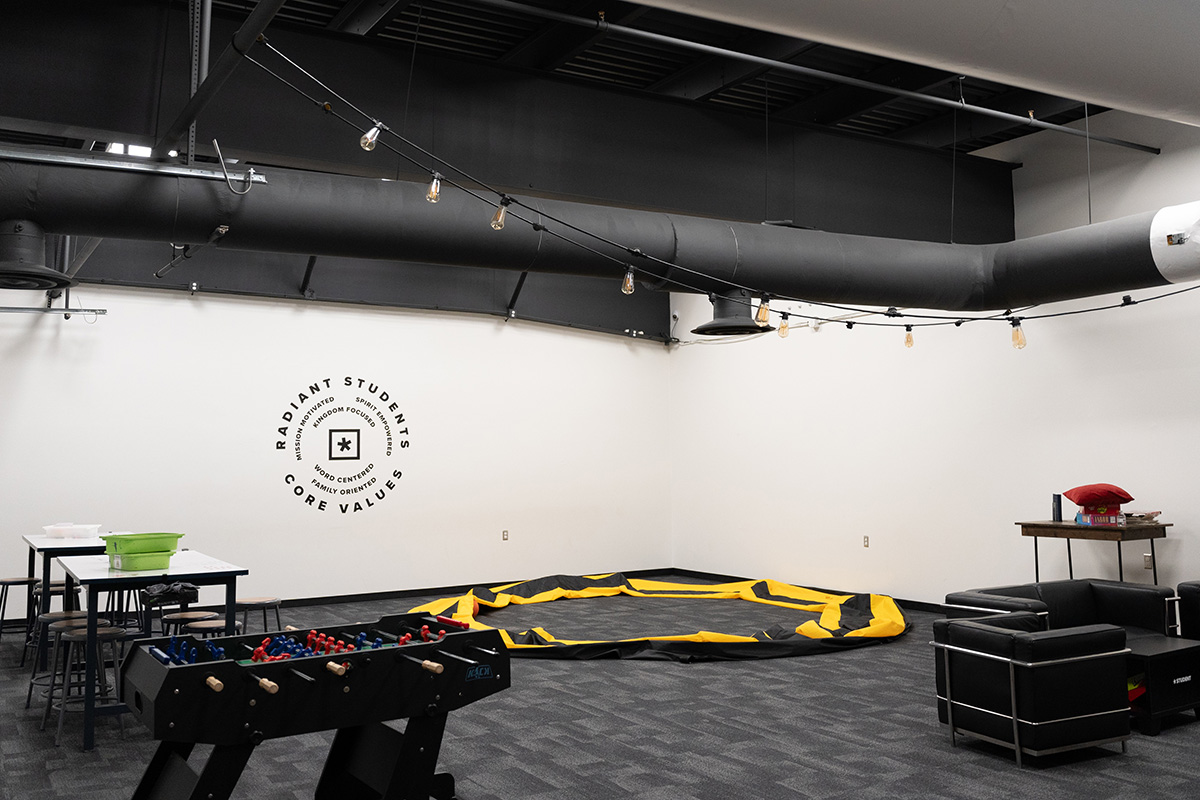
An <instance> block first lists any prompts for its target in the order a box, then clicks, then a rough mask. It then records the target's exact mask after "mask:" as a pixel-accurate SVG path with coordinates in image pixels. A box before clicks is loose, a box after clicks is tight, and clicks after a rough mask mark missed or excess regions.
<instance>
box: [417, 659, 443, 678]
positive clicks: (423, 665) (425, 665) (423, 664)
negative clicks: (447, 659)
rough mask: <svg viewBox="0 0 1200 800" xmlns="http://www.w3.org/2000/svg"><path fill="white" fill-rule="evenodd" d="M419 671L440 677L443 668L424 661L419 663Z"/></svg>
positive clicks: (436, 663) (435, 663) (434, 662)
mask: <svg viewBox="0 0 1200 800" xmlns="http://www.w3.org/2000/svg"><path fill="white" fill-rule="evenodd" d="M421 669H423V670H425V671H427V672H432V673H433V674H434V675H441V674H442V670H444V669H445V667H443V666H442V665H441V664H439V663H438V662H436V661H429V660H425V661H422V662H421Z"/></svg>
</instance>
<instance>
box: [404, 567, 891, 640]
mask: <svg viewBox="0 0 1200 800" xmlns="http://www.w3.org/2000/svg"><path fill="white" fill-rule="evenodd" d="M599 598H615V599H624V598H644V600H639V601H637V603H636V607H637V608H638V609H644V610H645V613H644V614H643V613H641V612H640V611H638V610H633V611H626V612H623V613H619V614H617V615H616V616H615V617H610V618H609V619H610V620H612V621H613V623H614V624H615V625H616V626H618V627H619V628H629V627H641V628H644V627H645V626H646V624H647V622H649V624H652V625H661V626H662V627H663V628H665V630H662V631H661V632H655V633H654V634H653V635H651V634H648V633H645V632H644V631H639V632H637V633H634V632H633V631H630V630H624V629H614V630H611V631H605V632H602V633H600V634H598V635H597V633H596V632H595V631H592V632H591V635H589V636H587V637H586V638H584V637H579V638H562V637H559V636H555V635H554V634H552V633H551V632H550V631H548V630H546V628H545V627H529V628H528V629H526V630H521V631H519V632H513V630H508V629H505V628H503V627H500V624H501V623H502V622H503V620H502V618H503V617H506V616H509V615H510V613H511V610H513V609H517V608H518V607H521V606H526V605H531V604H535V603H548V602H550V601H553V600H585V599H592V600H594V601H595V602H599V603H603V602H604V601H603V600H600V599H599ZM703 600H708V601H712V600H726V601H728V600H740V601H746V602H748V603H758V604H765V605H766V606H771V607H773V608H767V609H763V608H761V606H760V607H758V608H759V609H760V610H759V612H755V613H754V614H753V618H757V624H762V623H763V622H764V621H767V620H774V621H772V624H770V625H767V626H765V627H763V628H762V629H756V628H754V627H744V628H741V631H742V632H739V633H724V632H720V633H719V632H715V631H710V630H706V629H703V628H700V629H699V630H696V629H695V626H696V625H704V624H706V623H705V622H704V621H703V620H704V618H705V611H706V610H709V609H713V610H715V607H714V606H712V605H709V606H705V604H703V603H701V602H699V601H703ZM681 601H687V602H686V604H685V605H686V606H688V607H689V609H688V610H689V612H690V613H681V610H682V609H683V605H681V604H680V603H681ZM692 601H695V602H694V603H693V602H692ZM612 602H616V601H615V600H614V601H612ZM626 602H632V601H628V600H626ZM660 603H664V604H666V603H673V604H674V605H666V606H664V608H663V609H659V611H660V612H661V611H662V610H664V609H665V611H666V612H667V613H666V614H663V613H658V614H656V613H655V606H658V605H659V604H660ZM738 605H739V606H740V604H738ZM693 606H694V607H695V608H694V609H692V608H691V607H693ZM589 607H590V604H589ZM726 607H727V608H728V604H726ZM505 608H508V609H510V612H506V613H497V612H498V610H500V609H505ZM629 608H633V606H630V607H629ZM747 608H749V609H750V610H751V611H753V608H754V607H747ZM576 609H578V613H579V614H581V615H584V616H586V615H587V614H588V613H589V612H588V611H585V610H583V607H580V606H576V604H574V603H572V604H570V607H569V608H568V607H563V609H562V610H563V611H565V612H566V614H553V615H549V616H552V617H556V618H557V619H558V622H557V623H556V624H557V625H566V628H560V630H564V629H569V630H573V629H574V628H575V627H576V626H574V625H572V624H568V622H569V621H570V618H571V616H572V614H571V612H572V611H574V610H576ZM547 610H548V609H542V610H541V612H542V613H545V611H547ZM412 611H419V612H423V613H427V614H441V615H443V616H450V617H453V618H454V619H456V620H458V621H459V622H462V623H466V624H468V625H469V626H470V627H471V628H474V629H485V628H492V627H500V635H501V637H502V638H503V639H504V642H505V644H506V645H507V647H508V649H509V654H510V655H512V656H519V657H526V658H575V659H589V658H643V659H671V660H676V661H719V660H733V659H747V658H781V657H786V656H804V655H814V654H818V653H828V652H832V651H837V650H845V649H848V648H851V647H863V646H865V645H870V644H878V643H880V642H887V641H891V640H893V639H895V638H897V637H899V636H903V635H904V634H905V633H906V632H907V631H908V629H909V627H910V626H909V623H908V621H907V620H906V619H905V618H904V612H903V611H901V609H900V607H899V606H898V605H897V604H896V602H895V601H894V600H893V599H892V598H890V597H887V596H885V595H877V594H832V593H829V592H824V591H818V590H816V589H806V588H803V587H800V586H792V585H791V584H787V583H780V582H779V581H773V580H747V581H735V582H731V583H717V584H708V583H670V582H664V581H656V580H643V579H638V578H626V577H625V576H624V575H622V574H621V573H619V572H614V573H610V574H606V575H554V576H550V577H545V578H538V579H536V580H530V581H519V582H517V583H510V584H505V585H502V586H494V587H492V588H484V587H475V588H473V589H471V590H470V591H469V592H467V593H466V594H464V595H460V596H458V597H447V598H442V599H440V600H434V601H432V602H429V603H426V604H424V605H422V606H419V607H417V608H414V609H412ZM493 615H494V617H493V620H494V621H495V622H496V623H497V624H496V625H494V626H493V625H486V624H484V623H483V622H482V621H481V618H483V617H490V616H493ZM518 616H524V617H531V616H536V614H535V612H534V610H532V609H531V610H530V611H529V612H527V613H525V614H518ZM717 616H718V617H722V616H723V617H724V618H725V619H726V620H728V619H729V618H730V617H729V614H727V613H726V614H722V615H717ZM740 616H741V617H742V618H743V621H744V620H745V618H746V615H745V614H744V613H743V614H741V615H740ZM688 619H691V620H693V623H692V626H691V627H690V628H689V627H686V626H688V624H689V623H688V622H687V620H688ZM696 620H699V622H696ZM513 621H514V622H518V623H519V620H513ZM634 621H637V622H638V623H641V624H640V625H634V624H632V623H633V622H634ZM735 624H741V621H738V622H736V623H735ZM748 624H749V625H754V624H756V623H754V622H749V623H748ZM508 627H509V628H515V626H513V625H509V626H508ZM585 627H586V625H585ZM592 627H595V623H594V622H593V625H592ZM681 627H683V628H684V630H685V631H688V632H678V630H679V629H680V628H681Z"/></svg>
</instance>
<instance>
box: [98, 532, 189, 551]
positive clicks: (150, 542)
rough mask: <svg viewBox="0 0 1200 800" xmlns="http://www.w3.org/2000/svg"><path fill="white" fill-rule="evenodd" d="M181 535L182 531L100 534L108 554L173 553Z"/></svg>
mask: <svg viewBox="0 0 1200 800" xmlns="http://www.w3.org/2000/svg"><path fill="white" fill-rule="evenodd" d="M182 537H183V534H182V533H108V534H103V535H101V536H100V538H101V539H103V540H104V552H105V553H107V554H108V555H110V556H111V555H117V554H119V555H130V554H133V553H159V554H161V553H165V552H167V551H170V552H172V553H174V552H175V550H176V549H177V547H178V543H179V540H180V538H182Z"/></svg>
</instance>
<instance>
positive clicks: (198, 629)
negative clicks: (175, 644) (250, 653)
mask: <svg viewBox="0 0 1200 800" xmlns="http://www.w3.org/2000/svg"><path fill="white" fill-rule="evenodd" d="M233 629H234V632H235V633H241V632H242V623H240V622H238V621H237V620H234V621H233ZM183 632H184V633H190V634H192V635H194V636H200V637H203V638H205V639H208V638H211V637H213V636H224V635H225V620H223V619H204V620H200V621H199V622H189V623H188V624H187V625H184V626H183Z"/></svg>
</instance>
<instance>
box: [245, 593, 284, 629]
mask: <svg viewBox="0 0 1200 800" xmlns="http://www.w3.org/2000/svg"><path fill="white" fill-rule="evenodd" d="M281 602H282V601H281V600H280V599H279V598H278V597H239V598H238V599H237V601H236V605H235V606H234V607H235V608H236V609H237V610H238V611H241V612H242V629H243V630H245V631H246V632H249V631H250V628H249V627H247V624H248V619H247V618H248V617H249V616H250V612H251V611H257V610H258V609H262V615H263V630H264V631H265V630H267V609H271V608H273V609H275V630H277V631H278V630H282V629H283V623H282V622H281V621H280V619H279V606H280V603H281Z"/></svg>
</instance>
